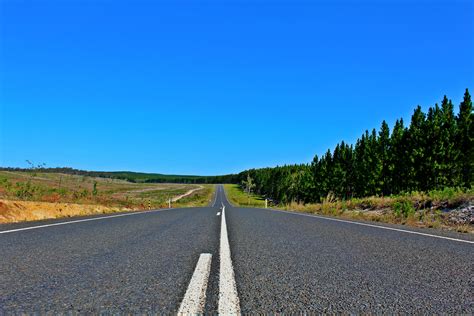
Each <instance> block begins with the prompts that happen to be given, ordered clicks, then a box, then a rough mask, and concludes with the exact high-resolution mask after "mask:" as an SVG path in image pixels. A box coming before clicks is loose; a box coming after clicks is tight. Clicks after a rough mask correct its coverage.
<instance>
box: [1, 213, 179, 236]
mask: <svg viewBox="0 0 474 316" xmlns="http://www.w3.org/2000/svg"><path fill="white" fill-rule="evenodd" d="M166 210H170V209H168V208H167V209H160V210H153V211H143V212H134V213H127V214H117V215H109V216H102V217H94V218H86V219H78V220H74V221H67V222H60V223H52V224H46V225H38V226H29V227H23V228H17V229H10V230H4V231H0V234H8V233H14V232H19V231H23V230H30V229H37V228H44V227H51V226H59V225H67V224H75V223H82V222H89V221H98V220H101V219H108V218H115V217H122V216H132V215H140V214H147V213H154V212H161V211H166Z"/></svg>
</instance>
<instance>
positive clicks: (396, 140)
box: [237, 89, 474, 231]
mask: <svg viewBox="0 0 474 316" xmlns="http://www.w3.org/2000/svg"><path fill="white" fill-rule="evenodd" d="M473 121H474V119H473V108H472V101H471V96H470V94H469V91H468V90H467V89H466V91H465V94H464V98H463V101H462V102H461V103H460V104H459V107H458V111H457V113H455V112H454V105H453V103H452V101H451V100H449V99H448V98H447V97H446V96H444V98H443V99H442V101H441V104H440V105H438V104H435V105H434V106H432V107H430V108H429V109H428V111H427V113H424V112H423V111H422V109H421V107H420V106H418V107H416V109H415V110H414V112H413V115H412V117H411V121H410V123H409V124H408V125H405V122H404V121H403V119H399V120H397V121H396V122H395V125H394V126H393V129H392V131H390V128H389V126H388V124H387V123H386V122H385V121H383V122H382V124H381V127H380V129H379V131H376V130H375V129H373V130H372V131H371V132H369V131H368V130H366V131H365V132H364V133H363V134H362V136H361V137H360V138H359V139H358V140H357V141H356V143H355V144H354V145H352V144H347V143H345V142H344V141H342V142H340V143H339V144H337V146H336V147H335V148H334V150H332V151H331V150H328V151H327V152H326V153H325V154H324V155H323V156H322V157H319V156H317V155H316V156H315V157H314V159H313V161H312V162H311V163H309V164H296V165H285V166H277V167H274V168H261V169H250V170H246V171H244V172H242V173H240V174H239V175H238V182H237V183H239V184H241V187H242V189H243V191H248V185H247V184H246V183H248V179H251V182H252V188H251V192H252V193H255V194H257V195H258V196H261V197H262V198H263V197H265V198H268V199H270V200H272V201H274V203H275V205H277V206H278V207H281V208H285V209H295V210H301V211H308V212H316V213H320V214H326V215H338V216H348V217H357V218H364V219H373V220H379V221H386V222H396V223H402V224H414V225H421V226H429V227H435V226H442V225H447V226H453V225H456V226H458V227H459V228H458V229H459V230H461V231H469V230H472V229H473V227H474V207H473V199H474V192H473V190H472V188H473V182H474V126H473Z"/></svg>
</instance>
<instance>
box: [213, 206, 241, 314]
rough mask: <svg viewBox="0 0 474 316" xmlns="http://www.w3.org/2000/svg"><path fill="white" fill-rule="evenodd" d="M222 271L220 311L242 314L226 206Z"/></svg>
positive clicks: (220, 277) (223, 227) (221, 251)
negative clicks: (226, 217)
mask: <svg viewBox="0 0 474 316" xmlns="http://www.w3.org/2000/svg"><path fill="white" fill-rule="evenodd" d="M219 270H220V272H219V305H218V313H219V314H221V315H237V314H240V302H239V296H238V295H237V287H236V285H235V278H234V269H233V268H232V259H231V256H230V246H229V239H228V237H227V226H226V221H225V206H224V207H223V208H222V217H221V245H220V269H219Z"/></svg>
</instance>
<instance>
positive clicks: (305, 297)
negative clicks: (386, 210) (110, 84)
mask: <svg viewBox="0 0 474 316" xmlns="http://www.w3.org/2000/svg"><path fill="white" fill-rule="evenodd" d="M223 215H224V218H223ZM388 227H389V228H390V229H385V228H383V227H379V226H377V225H372V224H369V225H365V224H364V225H360V224H356V223H352V222H347V221H337V220H332V219H327V218H321V217H315V216H305V215H303V214H297V213H287V212H279V211H273V210H264V209H255V208H237V207H232V206H231V205H230V204H229V202H228V201H227V199H226V197H225V195H224V193H223V188H222V186H219V187H218V190H217V193H216V196H215V199H214V201H213V202H212V204H211V205H210V206H209V207H201V208H183V209H171V210H156V211H149V212H143V213H130V214H114V215H110V216H103V217H100V216H95V217H87V218H80V219H70V220H54V221H43V222H35V223H22V224H8V225H0V314H2V311H3V312H21V311H23V312H44V311H56V312H62V311H78V312H85V313H87V312H96V313H97V312H100V311H109V312H134V313H138V312H167V313H176V312H178V311H179V312H183V313H195V312H206V313H217V312H221V313H248V312H267V313H272V312H273V313H275V312H285V313H291V312H311V311H316V312H331V313H334V312H345V313H346V312H348V313H361V312H362V313H368V312H390V313H394V312H396V313H399V312H408V313H467V314H472V313H473V312H474V294H473V293H474V279H473V271H474V243H473V242H474V238H472V236H469V235H461V234H454V233H453V234H446V233H441V232H439V233H438V232H433V231H428V232H427V231H426V230H423V231H421V232H422V233H423V234H425V235H420V234H414V233H410V232H418V231H417V230H410V229H407V228H405V227H403V226H394V225H391V226H388ZM445 237H447V238H445Z"/></svg>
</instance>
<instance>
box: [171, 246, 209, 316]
mask: <svg viewBox="0 0 474 316" xmlns="http://www.w3.org/2000/svg"><path fill="white" fill-rule="evenodd" d="M211 261H212V255H211V254H210V253H202V254H201V255H200V256H199V260H198V262H197V264H196V269H194V273H193V276H192V277H191V281H190V282H189V286H188V289H187V290H186V294H185V295H184V298H183V301H182V302H181V305H180V307H179V310H178V315H200V314H203V313H204V306H205V304H206V289H207V283H208V279H209V273H210V271H211Z"/></svg>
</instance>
